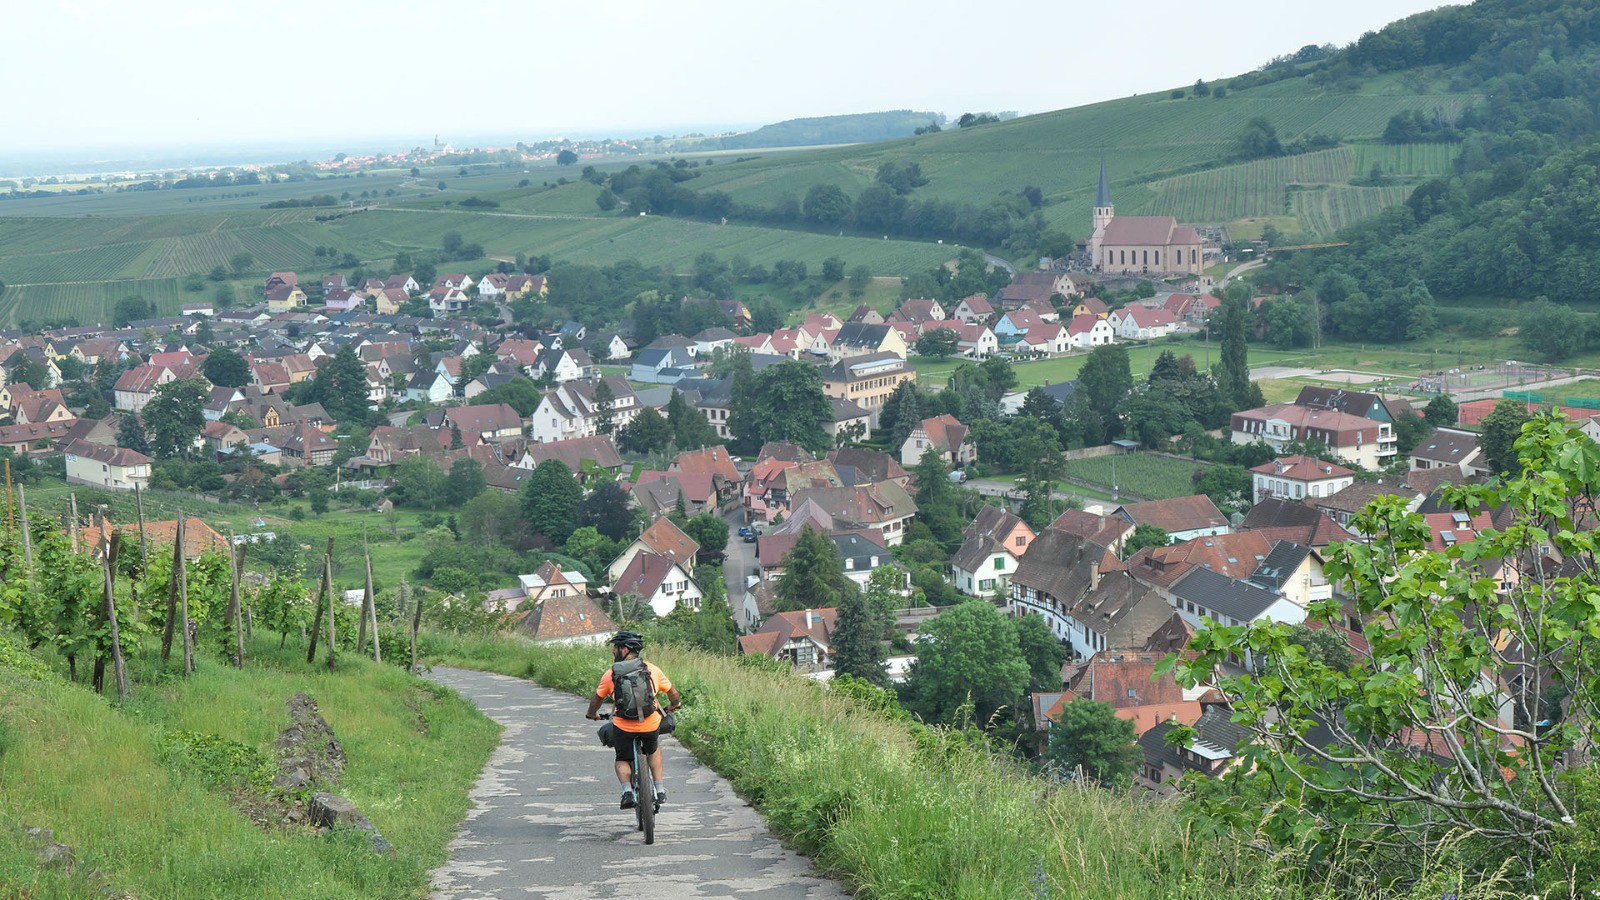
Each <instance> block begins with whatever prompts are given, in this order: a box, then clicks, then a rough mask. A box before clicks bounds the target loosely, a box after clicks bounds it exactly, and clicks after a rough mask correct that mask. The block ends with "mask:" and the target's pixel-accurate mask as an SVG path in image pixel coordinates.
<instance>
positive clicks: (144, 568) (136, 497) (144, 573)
mask: <svg viewBox="0 0 1600 900" xmlns="http://www.w3.org/2000/svg"><path fill="white" fill-rule="evenodd" d="M133 503H134V508H135V509H137V510H138V512H139V587H143V586H144V583H145V581H146V580H147V578H148V573H149V571H150V545H149V543H148V542H146V540H145V534H144V491H142V490H140V489H139V485H138V484H137V483H135V484H134V486H133ZM133 620H134V621H135V622H137V621H139V592H138V590H137V589H135V590H134V591H133ZM139 643H140V646H139V649H140V651H141V652H142V651H143V650H144V639H143V638H142V637H141V638H140V642H139Z"/></svg>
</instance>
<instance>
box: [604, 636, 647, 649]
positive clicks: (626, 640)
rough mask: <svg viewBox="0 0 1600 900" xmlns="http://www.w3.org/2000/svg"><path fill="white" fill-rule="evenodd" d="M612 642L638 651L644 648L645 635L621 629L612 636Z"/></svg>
mask: <svg viewBox="0 0 1600 900" xmlns="http://www.w3.org/2000/svg"><path fill="white" fill-rule="evenodd" d="M610 643H611V644H613V645H615V646H619V647H627V648H628V649H629V650H632V651H633V652H635V653H638V652H640V651H641V650H643V649H644V635H641V634H640V633H639V632H637V631H619V632H617V633H616V634H615V635H613V636H612V638H611V640H610Z"/></svg>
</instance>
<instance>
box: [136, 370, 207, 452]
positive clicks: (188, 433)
mask: <svg viewBox="0 0 1600 900" xmlns="http://www.w3.org/2000/svg"><path fill="white" fill-rule="evenodd" d="M209 390H210V389H209V388H207V387H206V383H205V381H203V380H201V379H199V378H180V379H178V380H177V381H169V382H167V383H166V384H163V385H160V386H158V387H157V388H156V389H155V392H154V393H153V394H152V395H151V397H150V402H149V403H147V404H145V407H144V410H143V412H142V415H143V418H144V424H145V433H146V436H147V437H148V439H149V442H150V450H151V451H152V452H153V453H154V454H155V455H156V456H157V457H160V458H162V459H165V458H167V457H170V456H187V455H188V454H189V453H190V451H192V450H193V449H194V441H195V439H196V438H198V437H199V436H200V429H201V428H203V427H205V423H206V415H205V409H206V398H207V396H208V395H209Z"/></svg>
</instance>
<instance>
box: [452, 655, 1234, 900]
mask: <svg viewBox="0 0 1600 900" xmlns="http://www.w3.org/2000/svg"><path fill="white" fill-rule="evenodd" d="M429 647H430V650H431V651H432V652H433V653H434V654H435V655H436V656H437V657H438V658H440V659H443V660H447V661H450V662H454V663H457V664H462V665H469V666H473V667H475V668H484V669H490V670H493V671H498V672H501V673H505V674H512V675H519V676H524V677H529V678H532V679H534V680H536V681H538V682H540V683H541V684H545V685H548V686H550V687H555V688H559V689H563V690H570V691H574V692H587V691H589V690H592V689H593V686H594V684H595V683H596V682H597V681H598V679H599V677H600V674H601V673H602V672H603V671H604V668H605V666H606V665H607V664H608V663H609V657H608V654H606V653H605V652H603V651H601V650H597V649H595V648H583V649H571V648H560V649H547V648H534V647H530V646H528V645H525V644H516V643H513V642H509V641H496V640H449V639H441V638H435V639H433V640H432V641H430V642H429ZM647 655H648V656H649V658H650V659H652V660H653V661H655V662H657V663H658V664H660V665H661V666H662V667H663V668H664V669H665V670H666V671H667V673H668V674H670V675H671V676H672V677H673V680H674V681H675V683H676V684H677V685H678V687H679V689H680V690H681V691H682V692H683V695H684V709H683V711H682V713H681V714H680V719H679V723H680V724H679V728H678V738H679V739H680V740H681V741H683V743H684V744H685V745H686V746H688V747H689V749H690V750H692V751H693V752H694V753H695V755H696V756H698V757H699V758H700V759H701V760H702V761H703V762H705V763H706V764H708V765H710V766H711V767H712V768H714V769H716V770H717V771H718V772H720V773H722V774H723V775H724V776H725V777H727V778H728V779H729V781H730V782H731V783H732V784H733V786H734V788H735V789H736V790H738V791H739V793H740V794H741V795H743V796H744V797H746V798H747V799H748V800H750V802H752V803H753V804H754V805H755V806H756V807H757V808H758V809H759V810H761V812H762V813H763V814H764V815H765V816H766V818H767V820H768V822H769V823H770V824H771V825H772V827H773V828H774V829H775V830H776V831H778V832H779V833H780V834H781V835H782V836H784V838H785V839H786V840H787V841H788V842H789V843H790V844H791V845H792V846H794V847H795V848H796V849H798V850H800V851H801V852H804V853H806V854H808V855H810V856H811V857H812V858H813V859H814V860H815V861H816V863H817V864H818V865H819V866H820V867H821V868H823V869H824V870H826V871H829V872H832V873H834V874H837V875H839V876H840V877H842V878H845V879H847V880H848V881H850V882H851V883H852V885H854V887H855V888H856V890H857V895H858V896H860V897H863V898H922V897H926V898H934V897H938V898H950V897H971V898H1036V897H1041V896H1048V897H1057V898H1059V897H1131V898H1137V897H1172V896H1232V895H1233V892H1232V891H1231V890H1230V889H1228V888H1226V887H1221V886H1220V881H1221V876H1220V873H1222V872H1224V871H1226V872H1230V873H1231V872H1235V871H1236V870H1237V868H1238V867H1239V866H1241V865H1249V864H1250V862H1251V861H1250V860H1248V859H1245V858H1242V857H1241V856H1240V851H1239V850H1238V849H1237V848H1236V847H1234V846H1233V845H1230V844H1228V843H1225V842H1220V841H1215V840H1205V839H1202V838H1201V837H1199V836H1198V835H1197V834H1196V833H1195V832H1194V830H1193V829H1192V828H1191V827H1190V826H1189V825H1188V824H1186V819H1185V818H1184V817H1183V816H1182V815H1180V813H1179V808H1178V806H1177V804H1176V803H1175V802H1172V801H1167V800H1157V799H1152V798H1147V797H1140V796H1136V795H1133V794H1131V793H1123V792H1112V791H1103V790H1099V789H1088V788H1075V787H1068V788H1063V787H1060V786H1058V785H1051V784H1050V783H1049V782H1048V781H1046V780H1045V779H1043V778H1040V777H1037V776H1035V775H1033V774H1031V773H1030V772H1029V771H1028V770H1027V769H1026V768H1025V767H1024V766H1023V765H1022V764H1021V763H1019V762H1016V761H1014V760H1012V759H1010V758H1009V757H1007V756H1005V755H1004V754H995V753H990V752H986V751H985V750H984V749H983V748H982V746H981V745H978V744H974V743H972V742H969V741H968V740H965V739H964V737H963V736H962V735H960V734H958V733H947V732H943V731H938V730H934V729H928V728H923V727H921V726H918V725H915V724H912V723H910V722H907V721H905V720H904V719H902V718H898V717H896V716H895V715H894V714H892V713H890V712H886V711H884V710H883V709H881V708H880V709H874V708H872V704H870V703H863V702H862V701H859V700H852V699H851V698H850V697H847V696H844V695H842V694H841V693H840V692H833V691H830V690H828V689H827V688H825V687H822V686H820V685H818V684H816V683H815V682H812V681H810V680H808V679H802V678H797V677H794V676H793V675H790V674H787V673H783V672H773V671H768V670H763V669H761V668H759V667H756V666H751V665H749V664H744V663H740V662H739V661H737V660H734V659H729V658H727V657H717V656H711V655H707V654H703V653H698V652H694V651H688V650H681V649H677V648H670V647H662V648H659V649H656V648H653V649H652V650H650V651H649V652H648V653H647Z"/></svg>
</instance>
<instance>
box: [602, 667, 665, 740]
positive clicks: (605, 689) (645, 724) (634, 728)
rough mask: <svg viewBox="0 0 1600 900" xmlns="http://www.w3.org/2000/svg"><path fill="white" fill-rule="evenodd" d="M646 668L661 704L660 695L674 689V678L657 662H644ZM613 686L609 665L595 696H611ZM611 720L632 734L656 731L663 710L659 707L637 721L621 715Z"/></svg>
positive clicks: (659, 725)
mask: <svg viewBox="0 0 1600 900" xmlns="http://www.w3.org/2000/svg"><path fill="white" fill-rule="evenodd" d="M644 668H645V671H646V672H649V673H650V683H651V684H654V685H655V686H656V704H657V706H659V705H660V703H661V697H660V695H661V694H664V693H666V692H667V691H670V690H672V679H670V678H668V677H667V673H665V672H663V671H661V670H660V669H658V668H656V665H655V663H652V662H646V663H645V664H644ZM611 688H612V685H611V669H610V667H609V666H608V667H607V668H606V674H604V675H602V676H601V677H600V686H599V687H597V688H595V691H594V693H595V696H596V697H599V698H600V699H602V700H604V699H606V698H607V697H610V696H611ZM611 722H612V724H614V725H616V726H617V728H618V730H620V731H626V732H629V733H632V734H641V733H644V732H647V731H655V730H656V729H657V728H660V727H661V710H659V709H657V710H656V711H655V712H653V713H651V714H650V715H649V717H648V718H645V719H641V720H639V721H637V722H636V721H634V720H633V719H624V718H622V717H621V716H618V717H616V718H614V719H612V720H611Z"/></svg>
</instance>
